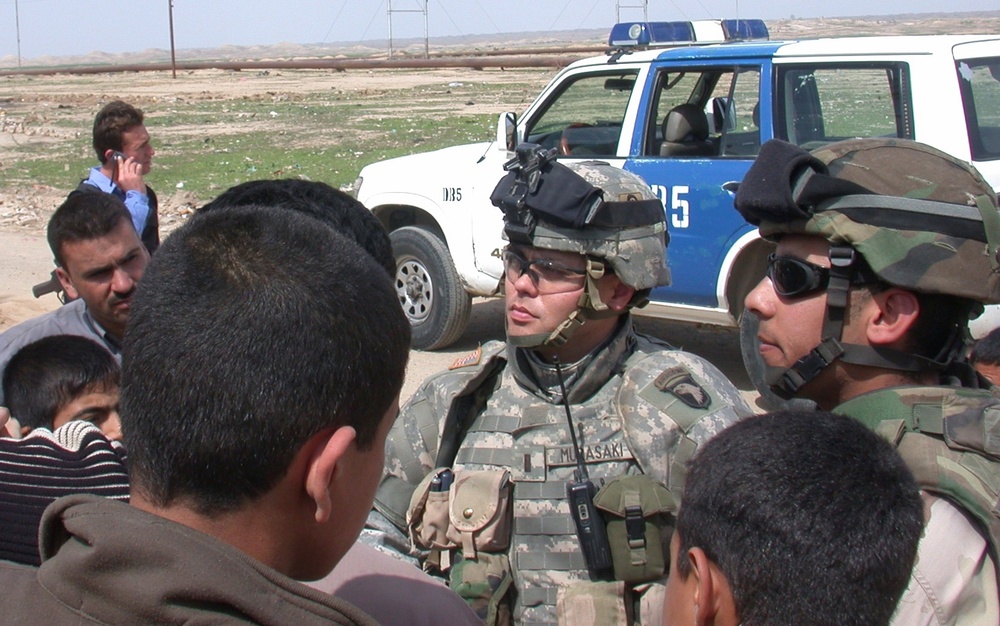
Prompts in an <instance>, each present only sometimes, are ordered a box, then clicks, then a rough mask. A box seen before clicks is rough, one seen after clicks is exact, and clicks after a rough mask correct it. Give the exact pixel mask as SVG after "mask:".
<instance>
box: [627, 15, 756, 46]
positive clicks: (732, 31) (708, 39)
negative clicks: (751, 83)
mask: <svg viewBox="0 0 1000 626" xmlns="http://www.w3.org/2000/svg"><path fill="white" fill-rule="evenodd" d="M768 36H769V34H768V32H767V25H766V24H764V20H756V19H755V20H696V21H693V22H622V23H619V24H615V25H614V26H613V27H612V28H611V35H610V36H609V37H608V45H610V46H612V47H616V48H620V47H656V46H671V45H674V46H676V45H682V44H691V43H719V42H724V41H739V40H744V39H767V38H768Z"/></svg>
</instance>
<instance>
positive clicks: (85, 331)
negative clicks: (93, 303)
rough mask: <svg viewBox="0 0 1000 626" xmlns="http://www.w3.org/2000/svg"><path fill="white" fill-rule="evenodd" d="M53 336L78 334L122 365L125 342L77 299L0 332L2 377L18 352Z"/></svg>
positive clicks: (0, 391) (0, 402) (1, 391)
mask: <svg viewBox="0 0 1000 626" xmlns="http://www.w3.org/2000/svg"><path fill="white" fill-rule="evenodd" d="M51 335H77V336H80V337H86V338H87V339H91V340H93V341H96V342H97V343H98V344H99V345H101V346H104V349H105V350H107V351H108V352H110V353H111V356H113V357H115V360H116V361H118V362H119V363H121V361H122V347H121V343H119V341H118V340H117V339H115V338H114V337H112V336H111V335H110V334H109V333H108V331H106V330H104V328H103V327H102V326H101V325H100V324H98V323H97V320H95V319H94V317H93V316H92V315H91V314H90V311H88V310H87V305H86V303H85V302H84V301H83V300H74V301H73V302H70V303H69V304H66V305H63V306H61V307H59V308H58V309H56V310H55V311H49V312H48V313H45V314H43V315H39V316H38V317H34V318H32V319H30V320H27V321H24V322H21V323H20V324H18V325H17V326H14V327H13V328H10V329H8V330H6V331H4V332H3V333H0V375H2V374H3V371H4V370H5V369H7V363H8V362H10V360H11V358H13V356H14V355H15V354H17V351H18V350H20V349H21V348H23V347H24V346H26V345H28V344H29V343H31V342H33V341H37V340H39V339H41V338H42V337H49V336H51ZM0 405H3V389H0Z"/></svg>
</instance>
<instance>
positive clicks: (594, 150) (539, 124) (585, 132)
mask: <svg viewBox="0 0 1000 626" xmlns="http://www.w3.org/2000/svg"><path fill="white" fill-rule="evenodd" d="M637 74H638V70H617V71H615V72H604V73H598V74H582V75H580V76H578V77H575V78H570V79H568V80H567V81H566V82H565V84H564V86H563V88H562V89H560V90H559V92H557V93H556V94H555V95H554V96H553V97H552V98H551V99H550V101H549V102H548V103H547V104H546V106H545V109H544V110H543V111H542V114H541V115H540V116H538V117H537V118H535V119H534V120H532V121H530V122H529V126H528V127H527V129H526V131H525V137H527V140H528V141H530V142H532V143H537V144H540V145H542V146H545V147H546V148H558V149H559V152H560V154H564V155H567V156H579V157H590V156H603V157H613V156H615V154H616V153H617V151H618V139H619V137H620V136H621V131H622V121H623V120H624V119H625V108H626V107H627V106H628V100H629V97H631V95H632V88H633V87H634V86H635V80H636V76H637Z"/></svg>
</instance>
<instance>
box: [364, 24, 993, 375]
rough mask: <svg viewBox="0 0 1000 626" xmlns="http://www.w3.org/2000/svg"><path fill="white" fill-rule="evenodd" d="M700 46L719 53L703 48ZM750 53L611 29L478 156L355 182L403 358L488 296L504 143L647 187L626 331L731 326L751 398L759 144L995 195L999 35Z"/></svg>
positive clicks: (688, 29)
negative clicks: (610, 170)
mask: <svg viewBox="0 0 1000 626" xmlns="http://www.w3.org/2000/svg"><path fill="white" fill-rule="evenodd" d="M706 32H707V33H708V35H707V37H708V38H710V39H718V40H719V41H718V42H717V43H706V42H705V38H706V34H705V33H706ZM766 36H767V35H766V27H765V26H764V24H763V22H760V21H759V20H739V21H736V20H717V21H714V22H713V21H710V22H708V23H690V22H681V23H675V22H669V23H647V22H640V23H627V24H619V25H616V26H615V28H614V29H613V30H612V33H611V37H610V39H609V44H610V46H611V47H612V48H613V52H611V53H609V54H608V55H605V56H597V57H593V58H588V59H584V60H581V61H578V62H575V63H573V64H572V65H569V66H568V67H566V68H565V69H563V70H562V71H560V72H559V73H558V74H557V75H556V76H555V78H553V79H552V81H551V82H550V83H549V85H548V86H547V87H546V88H545V89H544V90H543V91H542V93H541V94H540V95H539V96H538V98H537V99H536V100H535V101H534V102H533V103H532V104H531V105H530V106H529V107H528V109H527V110H526V111H525V112H524V113H523V114H521V115H520V116H516V115H515V114H514V113H503V114H501V115H500V118H499V123H498V126H497V136H496V139H495V140H494V141H492V142H487V143H478V144H471V145H463V146H455V147H451V148H446V149H443V150H437V151H434V152H427V153H422V154H414V155H411V156H406V157H401V158H396V159H390V160H386V161H382V162H378V163H373V164H371V165H369V166H367V167H365V168H364V169H363V170H362V171H361V173H360V176H359V178H358V180H357V181H356V183H355V191H356V194H357V197H358V199H359V200H360V201H361V202H363V203H364V204H365V206H367V207H368V208H369V209H370V210H371V211H372V212H373V213H374V214H375V215H376V216H377V217H378V218H379V219H380V220H381V222H382V223H383V224H384V225H385V226H386V228H387V229H388V230H389V231H390V236H391V239H392V242H393V246H394V250H395V254H396V259H397V264H398V269H397V276H396V279H397V280H396V288H397V291H398V294H399V299H400V302H401V303H402V305H403V307H404V309H405V311H406V314H407V316H408V317H409V319H410V322H411V323H412V325H413V345H414V347H417V348H421V349H433V348H439V347H444V346H446V345H448V344H449V343H451V342H453V341H455V340H457V338H458V337H459V336H460V335H461V334H462V332H463V330H464V329H465V326H466V323H467V321H468V316H469V312H470V308H471V300H470V298H471V296H489V295H495V294H498V293H499V290H500V282H501V277H502V275H503V272H502V265H501V260H500V257H499V253H498V251H499V249H501V248H502V247H503V245H504V241H503V239H502V237H501V231H502V220H501V212H500V211H499V210H498V209H497V208H495V207H494V206H493V205H491V204H490V201H489V196H490V192H491V191H492V190H493V188H494V186H495V185H496V183H497V181H498V180H499V179H500V178H501V176H503V174H504V170H503V167H502V166H503V164H504V162H506V161H507V160H508V159H510V158H511V157H512V156H513V152H512V150H513V148H514V146H516V145H517V144H518V143H520V142H524V141H528V142H532V143H537V144H541V145H542V146H546V147H557V148H558V149H559V151H560V153H561V155H562V156H560V158H561V159H565V160H573V159H600V160H603V161H607V162H609V163H611V164H613V165H615V166H617V167H621V168H623V169H625V170H628V171H631V172H634V173H636V174H639V175H640V176H642V177H643V178H644V179H645V180H646V182H647V183H648V184H649V185H650V187H651V188H652V189H653V190H654V191H655V193H656V194H657V195H659V197H660V198H661V199H662V200H663V204H664V206H665V208H666V217H667V227H668V230H669V234H670V243H669V247H668V260H669V263H670V267H671V271H672V276H673V284H671V285H670V286H668V287H661V288H659V289H656V290H654V291H653V293H652V297H651V302H650V303H649V304H648V305H647V306H646V307H645V308H643V309H641V310H639V311H638V313H639V314H641V315H650V316H655V317H661V318H667V319H671V320H677V321H683V322H691V323H697V324H710V325H717V326H722V327H731V328H736V327H738V326H741V322H742V331H743V332H741V336H742V337H743V344H744V345H743V346H742V347H743V354H744V360H745V361H746V362H747V366H748V371H750V374H751V378H752V379H753V380H754V383H755V385H756V386H757V387H758V389H760V388H761V385H762V384H763V380H762V378H761V376H760V374H759V373H755V372H754V367H753V366H754V364H755V362H756V363H759V356H758V355H757V350H756V347H755V346H754V345H753V338H754V335H755V330H754V327H755V324H756V319H755V318H753V316H750V315H748V316H743V299H744V296H745V295H746V294H747V292H748V291H749V290H750V289H751V288H752V287H753V286H754V285H755V284H756V283H757V282H758V281H759V280H760V278H761V277H762V276H763V274H764V267H765V259H766V257H767V254H768V252H769V246H770V244H768V243H766V242H764V241H762V240H760V239H759V238H758V236H757V234H756V232H755V230H754V229H753V228H751V227H750V226H748V225H747V224H746V223H745V222H744V221H743V219H742V218H741V217H740V216H739V214H738V213H737V212H736V211H735V210H734V209H733V197H734V191H735V189H736V186H737V185H738V183H739V181H740V180H741V179H742V177H743V175H744V174H745V173H746V171H747V169H748V168H749V167H750V164H751V163H752V161H753V159H754V156H755V155H756V154H757V151H758V149H759V148H760V145H761V143H762V142H764V141H767V140H768V139H771V138H780V139H784V140H786V141H789V142H792V143H795V144H798V145H801V146H803V147H805V148H807V149H812V148H814V147H817V146H821V145H823V144H824V143H828V142H832V141H837V140H840V139H845V138H850V137H874V136H880V137H886V136H888V137H903V138H909V139H916V140H918V141H922V142H925V143H928V144H930V145H932V146H935V147H937V148H939V149H941V150H944V151H946V152H948V153H950V154H952V155H954V156H956V157H958V158H961V159H963V160H966V161H969V162H971V163H972V164H974V165H975V166H976V167H977V168H978V169H979V170H980V171H981V172H982V173H983V175H984V176H985V177H986V179H987V180H988V181H990V182H991V183H992V185H993V186H994V188H998V187H1000V35H982V36H976V35H963V36H952V35H929V36H885V37H841V38H829V39H814V40H800V41H771V40H768V39H767V38H766ZM663 38H666V39H668V41H665V42H658V41H657V39H663ZM678 39H687V40H688V41H686V42H679V41H677V40H678ZM993 313H995V311H994V312H993ZM998 320H1000V316H998V317H994V318H991V322H988V323H992V324H993V325H998V324H1000V322H998Z"/></svg>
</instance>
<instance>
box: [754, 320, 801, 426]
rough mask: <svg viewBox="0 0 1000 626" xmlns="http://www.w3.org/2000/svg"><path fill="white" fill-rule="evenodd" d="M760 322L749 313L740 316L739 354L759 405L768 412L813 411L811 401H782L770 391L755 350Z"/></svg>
mask: <svg viewBox="0 0 1000 626" xmlns="http://www.w3.org/2000/svg"><path fill="white" fill-rule="evenodd" d="M758 326H760V320H759V319H757V316H756V315H754V314H753V313H751V312H750V311H743V315H741V316H740V353H741V354H742V355H743V367H745V368H746V370H747V375H748V376H749V377H750V382H751V383H753V386H754V389H756V390H757V393H759V394H760V401H759V404H760V405H761V406H762V407H763V408H764V409H766V410H768V411H780V410H798V409H806V410H807V409H814V408H816V404H815V403H814V402H812V401H811V400H802V399H799V398H793V399H791V400H782V399H781V398H779V397H778V396H777V394H775V393H774V392H773V391H771V387H770V386H769V385H768V384H767V365H765V363H764V358H763V357H761V356H760V350H758V349H757V328H758Z"/></svg>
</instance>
